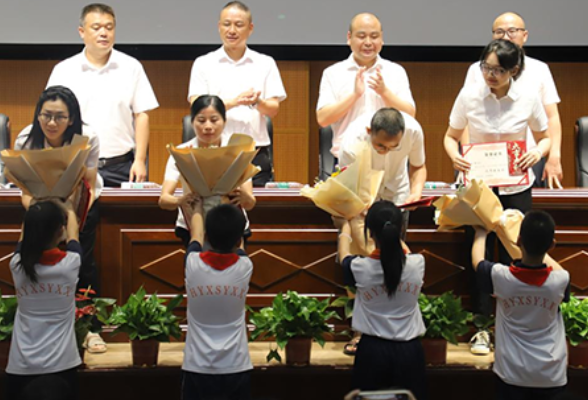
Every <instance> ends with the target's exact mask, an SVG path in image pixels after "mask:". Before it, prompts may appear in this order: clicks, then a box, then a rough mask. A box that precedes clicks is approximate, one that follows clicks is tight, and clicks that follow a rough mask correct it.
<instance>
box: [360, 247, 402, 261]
mask: <svg viewBox="0 0 588 400" xmlns="http://www.w3.org/2000/svg"><path fill="white" fill-rule="evenodd" d="M403 251H404V255H407V254H408V252H407V251H406V249H403ZM369 257H370V258H373V259H374V260H379V259H380V249H375V250H374V251H372V254H370V255H369Z"/></svg>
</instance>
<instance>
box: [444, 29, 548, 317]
mask: <svg viewBox="0 0 588 400" xmlns="http://www.w3.org/2000/svg"><path fill="white" fill-rule="evenodd" d="M524 60H525V54H524V52H523V50H522V49H521V48H520V47H519V46H518V45H516V44H514V43H512V42H509V41H507V40H502V39H499V40H493V41H492V42H490V43H489V44H488V45H487V46H486V48H484V50H483V52H482V56H481V57H480V68H481V70H482V75H483V76H484V83H479V84H472V85H468V86H465V87H464V88H462V90H461V92H460V93H459V95H458V96H457V99H456V100H455V104H454V105H453V109H452V110H451V116H450V117H449V128H448V129H447V133H445V138H444V146H445V151H447V154H448V155H449V157H450V158H451V161H452V162H453V166H454V168H455V169H456V170H457V171H459V172H460V173H465V172H467V171H468V170H469V169H470V167H471V164H470V163H469V162H468V161H467V160H465V159H464V157H463V156H462V155H461V154H460V151H459V143H460V141H462V139H463V136H464V131H465V130H466V128H467V129H468V131H469V141H470V143H491V142H504V141H525V140H526V135H527V130H528V129H530V130H531V131H532V132H533V136H534V137H535V141H536V143H537V147H535V148H533V149H527V150H528V151H527V152H526V153H525V154H524V155H523V156H522V157H521V159H520V161H519V164H518V166H519V167H520V168H521V169H522V170H523V171H526V170H528V171H529V174H530V179H529V183H528V184H526V185H519V186H508V187H495V188H493V190H494V192H495V193H496V194H497V195H498V198H499V199H500V202H501V203H502V206H503V207H504V208H505V209H507V208H512V209H517V210H520V211H521V212H523V213H525V212H527V211H529V210H530V209H531V208H532V195H531V187H532V185H533V181H534V180H535V177H534V174H533V171H532V169H531V167H532V166H533V165H535V164H536V163H537V162H539V160H541V158H542V157H544V156H545V155H546V154H547V152H548V150H549V146H550V140H549V137H548V136H547V134H546V130H547V116H546V114H545V109H544V107H543V105H542V103H541V100H540V98H539V96H538V94H537V91H536V90H532V89H529V88H527V87H526V86H525V85H524V84H521V83H517V78H518V77H519V76H520V74H521V72H522V71H523V68H524ZM472 178H473V177H472ZM493 236H494V237H495V235H493ZM489 238H490V240H489V242H488V243H487V246H486V250H487V251H486V254H487V258H488V259H492V258H493V257H492V255H493V253H494V246H492V245H491V243H492V240H495V239H492V238H491V237H490V236H489ZM466 240H467V241H469V242H470V243H472V242H473V230H471V229H466ZM499 260H500V262H501V263H502V264H506V265H509V264H510V262H511V261H512V260H511V257H510V256H509V255H508V252H507V251H506V249H505V248H504V247H503V246H502V245H501V244H500V243H499ZM472 280H473V282H472V288H473V292H472V295H473V296H475V297H474V308H475V310H474V311H476V312H480V313H482V314H487V315H488V314H490V311H491V306H492V304H491V302H490V297H489V296H480V297H479V298H478V299H476V297H478V295H479V294H478V293H477V291H476V290H475V286H476V285H475V277H472ZM476 308H477V309H476Z"/></svg>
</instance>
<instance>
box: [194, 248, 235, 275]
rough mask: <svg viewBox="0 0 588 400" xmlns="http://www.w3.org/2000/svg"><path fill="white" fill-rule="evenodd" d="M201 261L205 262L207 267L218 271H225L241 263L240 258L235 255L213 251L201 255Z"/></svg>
mask: <svg viewBox="0 0 588 400" xmlns="http://www.w3.org/2000/svg"><path fill="white" fill-rule="evenodd" d="M200 259H201V260H202V261H204V263H205V264H206V265H209V266H210V267H212V268H214V269H216V270H218V271H224V270H225V269H227V268H229V267H230V266H231V265H234V264H235V263H236V262H237V261H239V256H238V255H237V254H235V253H225V254H222V253H215V252H212V251H205V252H203V253H200Z"/></svg>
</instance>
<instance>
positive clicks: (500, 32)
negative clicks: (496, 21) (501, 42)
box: [492, 28, 526, 39]
mask: <svg viewBox="0 0 588 400" xmlns="http://www.w3.org/2000/svg"><path fill="white" fill-rule="evenodd" d="M524 31H526V29H525V28H508V29H507V30H504V29H496V30H495V31H492V34H493V35H494V37H495V38H497V39H501V38H503V37H504V35H508V37H509V38H511V39H514V38H516V37H517V36H518V35H519V32H524Z"/></svg>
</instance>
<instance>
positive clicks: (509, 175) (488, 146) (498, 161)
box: [462, 141, 530, 187]
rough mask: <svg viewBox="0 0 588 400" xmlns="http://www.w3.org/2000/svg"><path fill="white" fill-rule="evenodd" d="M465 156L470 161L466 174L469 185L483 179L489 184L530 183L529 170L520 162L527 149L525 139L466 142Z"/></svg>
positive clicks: (465, 179) (512, 184) (465, 177)
mask: <svg viewBox="0 0 588 400" xmlns="http://www.w3.org/2000/svg"><path fill="white" fill-rule="evenodd" d="M462 149H463V158H465V159H466V160H467V161H469V162H470V164H471V168H470V170H469V171H468V172H467V173H465V174H464V183H465V184H466V185H467V184H468V183H469V181H470V180H472V179H481V180H483V181H484V182H485V183H486V184H487V185H488V186H491V187H492V186H519V185H528V184H529V182H530V180H529V171H528V170H527V171H522V170H521V169H520V168H519V166H518V163H519V161H520V159H521V158H522V156H523V155H524V154H525V152H526V150H527V144H526V143H525V141H510V142H494V143H472V144H464V145H463V147H462Z"/></svg>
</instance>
